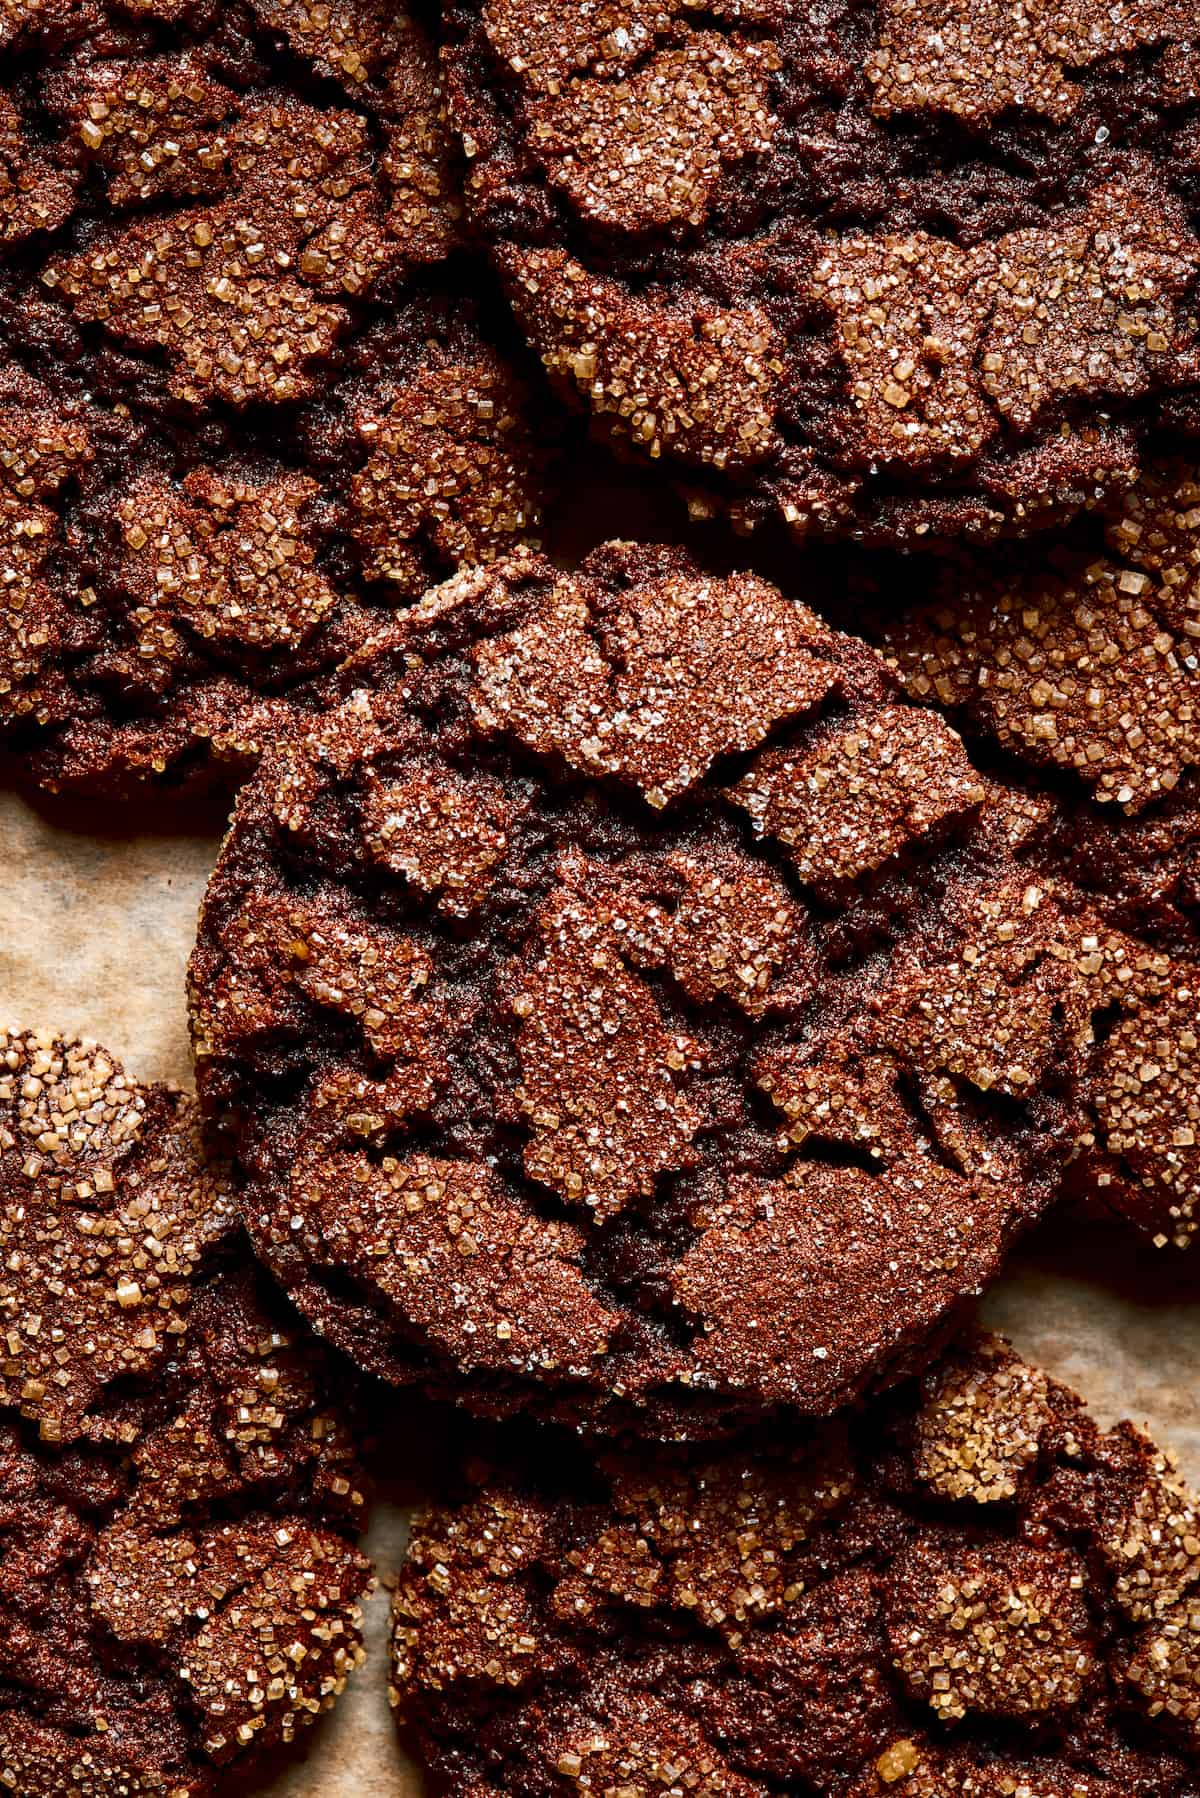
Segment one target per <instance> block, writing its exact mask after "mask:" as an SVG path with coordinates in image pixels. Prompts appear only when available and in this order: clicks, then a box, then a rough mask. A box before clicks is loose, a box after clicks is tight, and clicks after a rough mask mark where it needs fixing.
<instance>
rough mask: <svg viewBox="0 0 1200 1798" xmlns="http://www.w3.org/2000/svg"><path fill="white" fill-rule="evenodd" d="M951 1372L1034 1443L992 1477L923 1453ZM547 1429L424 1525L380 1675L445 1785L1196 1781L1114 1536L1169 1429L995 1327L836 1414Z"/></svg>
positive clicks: (1002, 1437) (854, 1786)
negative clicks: (1112, 1401) (1004, 1337)
mask: <svg viewBox="0 0 1200 1798" xmlns="http://www.w3.org/2000/svg"><path fill="white" fill-rule="evenodd" d="M950 1387H953V1388H954V1389H955V1390H957V1391H958V1392H959V1393H960V1394H965V1393H966V1392H967V1391H968V1390H969V1391H970V1392H971V1393H972V1394H973V1398H974V1411H975V1423H974V1426H973V1430H972V1434H973V1436H974V1437H975V1439H977V1440H978V1441H980V1442H981V1443H987V1444H993V1445H994V1444H1011V1443H1013V1442H1016V1441H1017V1440H1024V1439H1028V1442H1029V1443H1030V1445H1031V1449H1030V1452H1028V1453H1025V1452H1022V1455H1021V1462H1020V1467H1019V1470H1018V1479H1017V1482H1016V1483H1015V1484H1014V1485H1012V1486H1010V1487H1009V1488H1008V1489H1007V1491H1006V1492H1005V1493H1004V1494H1003V1495H1002V1494H1001V1493H1000V1492H999V1491H997V1492H995V1493H994V1495H993V1497H994V1501H995V1502H989V1503H987V1504H983V1505H981V1504H980V1502H979V1497H978V1493H977V1492H975V1491H973V1490H969V1489H963V1490H959V1491H951V1490H949V1489H947V1488H946V1487H944V1486H938V1487H937V1488H936V1489H931V1487H930V1485H929V1484H928V1482H927V1480H926V1478H925V1476H924V1475H923V1474H922V1472H921V1455H922V1452H923V1451H922V1446H921V1445H922V1444H924V1443H926V1442H928V1440H929V1439H930V1430H931V1427H932V1429H933V1430H935V1431H937V1430H940V1429H941V1428H942V1422H941V1420H940V1419H936V1420H935V1419H934V1418H932V1417H931V1415H930V1412H931V1407H932V1408H934V1409H935V1410H936V1409H937V1408H939V1407H940V1406H941V1404H942V1397H943V1395H944V1394H945V1392H946V1391H947V1390H948V1389H949V1388H950ZM1031 1393H1037V1394H1040V1399H1039V1401H1038V1404H1037V1406H1036V1409H1031V1407H1030V1404H1029V1395H1030V1394H1031ZM960 1446H961V1448H962V1449H963V1450H965V1449H966V1446H967V1438H966V1437H961V1438H960ZM542 1449H543V1452H542V1453H541V1454H540V1455H539V1456H538V1457H537V1461H536V1465H535V1464H534V1462H533V1461H532V1459H530V1460H529V1461H526V1460H524V1459H520V1458H515V1457H514V1458H513V1459H511V1460H510V1461H509V1462H508V1463H507V1464H506V1466H505V1467H504V1468H503V1469H502V1470H500V1471H493V1470H491V1469H488V1468H486V1467H483V1468H480V1467H476V1468H474V1469H473V1470H472V1472H471V1474H470V1476H469V1478H468V1480H467V1481H466V1482H465V1483H464V1486H463V1489H462V1490H461V1491H460V1492H459V1493H457V1494H456V1495H455V1496H454V1497H453V1498H452V1499H450V1500H448V1501H446V1502H442V1503H439V1504H437V1505H435V1506H433V1507H431V1508H430V1509H428V1510H426V1511H425V1512H424V1513H423V1514H422V1515H420V1516H419V1517H418V1518H417V1520H416V1523H415V1525H414V1530H413V1536H412V1541H411V1545H410V1548H409V1551H408V1555H407V1558H406V1560H405V1563H404V1565H403V1567H402V1569H401V1573H400V1578H399V1581H398V1584H397V1589H396V1594H395V1600H394V1608H393V1647H392V1687H393V1690H392V1698H393V1703H394V1705H395V1706H396V1710H397V1716H398V1720H399V1721H400V1723H401V1725H402V1727H403V1728H404V1730H405V1732H406V1738H407V1739H408V1740H414V1739H415V1741H416V1743H417V1744H418V1747H419V1750H420V1752H421V1756H422V1759H423V1762H424V1765H425V1769H426V1772H427V1776H428V1778H429V1780H430V1789H431V1790H432V1791H433V1792H434V1793H438V1794H440V1793H443V1792H450V1791H463V1790H467V1791H470V1792H472V1793H476V1792H478V1793H480V1794H485V1793H486V1794H492V1793H499V1792H500V1791H501V1790H518V1789H519V1790H521V1791H526V1790H528V1791H536V1792H545V1793H547V1795H549V1794H550V1793H551V1792H554V1793H557V1792H560V1791H561V1792H571V1791H574V1790H578V1791H581V1792H585V1791H592V1790H596V1789H603V1790H605V1791H608V1792H622V1793H624V1792H625V1791H628V1792H629V1793H631V1794H639V1798H640V1794H642V1793H646V1794H649V1793H651V1792H655V1791H658V1790H664V1791H667V1792H679V1793H681V1794H682V1793H690V1792H693V1791H701V1792H709V1793H714V1794H715V1793H720V1794H726V1795H728V1794H736V1798H766V1795H767V1794H768V1793H771V1792H777V1791H780V1790H789V1791H790V1790H796V1791H801V1790H802V1791H806V1792H807V1791H812V1792H814V1793H821V1794H828V1795H829V1798H833V1795H835V1794H842V1793H852V1794H853V1795H854V1798H878V1795H879V1794H882V1793H884V1792H890V1791H896V1792H900V1793H904V1794H912V1793H917V1794H920V1798H961V1795H963V1794H966V1795H968V1798H1118V1794H1123V1795H1124V1798H1134V1795H1135V1794H1136V1795H1137V1798H1186V1794H1188V1793H1190V1791H1191V1790H1192V1788H1193V1785H1194V1780H1195V1771H1196V1753H1197V1748H1196V1738H1195V1736H1194V1734H1193V1733H1191V1728H1190V1723H1189V1718H1188V1716H1187V1714H1186V1713H1187V1710H1188V1705H1189V1697H1188V1693H1187V1687H1186V1683H1185V1681H1186V1672H1185V1662H1184V1658H1183V1651H1182V1650H1181V1649H1180V1648H1179V1646H1178V1638H1176V1637H1175V1636H1171V1637H1170V1638H1169V1640H1170V1643H1171V1647H1170V1655H1171V1658H1172V1667H1173V1669H1174V1670H1175V1671H1176V1672H1177V1679H1176V1683H1175V1685H1174V1686H1173V1687H1172V1688H1171V1698H1172V1701H1173V1705H1172V1704H1169V1703H1167V1702H1163V1701H1162V1700H1163V1698H1164V1697H1165V1695H1166V1693H1167V1691H1168V1686H1167V1683H1166V1680H1167V1678H1169V1677H1170V1675H1167V1676H1166V1678H1164V1671H1165V1669H1166V1666H1167V1661H1166V1658H1165V1656H1163V1654H1162V1650H1161V1649H1159V1650H1158V1652H1159V1655H1160V1659H1159V1661H1158V1663H1157V1665H1158V1668H1159V1670H1160V1671H1159V1675H1158V1685H1157V1688H1156V1691H1155V1694H1154V1696H1153V1697H1152V1698H1151V1697H1150V1695H1149V1693H1148V1692H1147V1691H1145V1690H1144V1688H1143V1683H1142V1682H1144V1681H1146V1679H1147V1670H1148V1664H1149V1657H1150V1655H1151V1654H1153V1653H1154V1652H1155V1649H1154V1648H1152V1647H1151V1646H1150V1645H1149V1644H1148V1643H1147V1642H1145V1641H1144V1640H1143V1637H1142V1635H1141V1634H1140V1633H1139V1627H1140V1626H1139V1625H1138V1624H1137V1622H1136V1621H1134V1620H1133V1619H1131V1618H1129V1617H1128V1616H1127V1615H1126V1613H1125V1611H1124V1610H1123V1608H1122V1606H1121V1603H1120V1601H1119V1599H1118V1582H1119V1580H1120V1578H1121V1557H1120V1551H1119V1549H1114V1550H1112V1551H1111V1558H1110V1550H1109V1549H1108V1547H1106V1544H1109V1543H1110V1542H1113V1541H1114V1540H1115V1538H1116V1536H1117V1535H1118V1533H1119V1532H1120V1531H1121V1530H1122V1529H1123V1528H1125V1529H1127V1528H1128V1527H1129V1526H1128V1522H1127V1516H1128V1506H1129V1505H1130V1504H1131V1503H1136V1502H1139V1501H1138V1500H1137V1497H1136V1495H1137V1494H1138V1492H1139V1488H1140V1484H1141V1482H1142V1481H1143V1480H1144V1479H1145V1478H1146V1477H1150V1478H1151V1479H1152V1478H1153V1477H1155V1470H1156V1468H1159V1467H1160V1466H1161V1459H1162V1458H1161V1457H1160V1456H1159V1455H1158V1454H1157V1451H1156V1450H1155V1449H1154V1448H1153V1446H1152V1445H1151V1444H1150V1443H1149V1442H1147V1441H1146V1439H1145V1438H1144V1437H1143V1436H1141V1435H1140V1434H1139V1433H1138V1432H1137V1431H1135V1430H1133V1429H1132V1428H1131V1426H1129V1425H1122V1426H1120V1427H1119V1428H1118V1429H1117V1430H1115V1431H1112V1432H1110V1433H1109V1434H1102V1433H1101V1432H1100V1430H1099V1429H1098V1428H1097V1426H1096V1424H1095V1423H1094V1422H1093V1421H1092V1419H1091V1418H1090V1417H1089V1415H1088V1413H1087V1411H1086V1410H1085V1408H1084V1406H1083V1403H1082V1401H1081V1400H1079V1399H1078V1398H1076V1396H1075V1395H1074V1394H1073V1393H1071V1392H1069V1391H1067V1390H1066V1388H1064V1387H1062V1386H1059V1385H1058V1384H1057V1383H1056V1382H1054V1381H1052V1380H1049V1379H1048V1378H1047V1377H1046V1376H1045V1375H1044V1374H1042V1373H1040V1372H1039V1371H1038V1370H1036V1369H1035V1368H1032V1367H1029V1366H1027V1365H1025V1364H1024V1363H1022V1362H1021V1361H1020V1360H1019V1359H1018V1358H1017V1357H1016V1356H1015V1355H1014V1354H1013V1353H1012V1351H1011V1350H1010V1349H1009V1348H1008V1347H1007V1345H1006V1344H1004V1343H1002V1342H1000V1341H999V1340H997V1339H995V1338H990V1337H978V1336H968V1337H965V1338H960V1339H959V1340H957V1341H956V1342H955V1343H954V1344H953V1345H952V1347H951V1348H950V1350H949V1354H948V1358H947V1360H946V1361H945V1362H944V1363H943V1362H939V1363H938V1364H936V1365H935V1367H934V1368H933V1369H932V1370H931V1373H930V1375H929V1378H928V1381H927V1382H925V1383H924V1384H922V1383H921V1382H918V1381H915V1380H914V1381H910V1382H908V1383H906V1384H904V1385H902V1386H900V1387H898V1388H897V1389H896V1390H895V1391H894V1392H893V1393H892V1394H890V1395H889V1396H888V1397H887V1398H886V1399H882V1400H881V1399H876V1400H874V1401H872V1403H871V1404H870V1405H869V1406H867V1407H866V1408H865V1409H863V1410H861V1411H860V1412H859V1413H858V1414H857V1415H856V1416H855V1417H854V1419H853V1420H852V1422H851V1423H850V1425H849V1426H847V1425H846V1423H845V1422H844V1421H840V1420H832V1421H830V1422H827V1423H825V1424H822V1425H819V1426H815V1427H813V1428H810V1429H808V1430H804V1429H798V1428H796V1427H795V1426H794V1425H793V1426H792V1428H791V1429H790V1430H788V1429H783V1430H781V1429H780V1428H778V1427H774V1428H770V1429H766V1428H763V1427H761V1426H760V1428H759V1430H758V1431H757V1433H753V1434H751V1435H750V1436H749V1437H748V1438H743V1439H739V1440H738V1441H736V1442H734V1443H731V1444H728V1445H726V1446H724V1447H723V1448H721V1449H717V1450H714V1449H712V1448H691V1449H681V1448H671V1447H661V1448H657V1449H654V1448H648V1447H647V1445H646V1444H645V1443H643V1444H641V1445H640V1446H639V1447H637V1448H634V1447H631V1446H626V1447H624V1448H620V1449H613V1450H610V1451H608V1452H607V1453H606V1454H605V1455H604V1456H603V1457H602V1458H601V1459H600V1461H599V1463H598V1464H593V1463H592V1462H591V1461H590V1460H589V1461H588V1463H587V1464H586V1465H582V1466H581V1465H579V1464H578V1462H577V1461H576V1460H575V1458H573V1457H572V1456H571V1454H570V1452H569V1450H567V1449H566V1447H565V1445H564V1447H563V1451H562V1452H561V1453H560V1452H558V1447H557V1445H556V1444H555V1443H544V1444H543V1445H542ZM547 1451H548V1452H547ZM1010 1464H1011V1463H1010ZM1141 1502H1143V1504H1144V1501H1141ZM1169 1502H1170V1504H1171V1505H1172V1506H1173V1507H1174V1524H1175V1527H1176V1528H1180V1527H1182V1528H1183V1529H1185V1530H1186V1529H1187V1528H1188V1527H1189V1526H1188V1524H1187V1522H1186V1520H1185V1518H1184V1508H1185V1507H1186V1504H1187V1503H1188V1502H1189V1501H1188V1500H1187V1498H1186V1495H1185V1494H1183V1493H1182V1492H1180V1493H1179V1494H1178V1496H1176V1497H1174V1498H1173V1499H1172V1500H1171V1501H1169ZM1145 1514H1146V1515H1147V1518H1148V1516H1149V1513H1148V1512H1145ZM1173 1602H1178V1601H1173ZM1163 1640H1164V1642H1165V1640H1166V1638H1163ZM1106 1668H1107V1671H1108V1677H1107V1678H1106ZM1130 1693H1132V1694H1133V1695H1134V1697H1133V1699H1132V1700H1131V1698H1130V1697H1129V1696H1128V1694H1130ZM1144 1699H1149V1702H1143V1700H1144ZM1134 1706H1141V1708H1142V1710H1143V1713H1144V1714H1143V1716H1142V1718H1141V1719H1140V1720H1139V1719H1138V1718H1137V1717H1135V1715H1134ZM947 1721H948V1722H949V1723H950V1725H951V1728H950V1729H947V1728H946V1727H945V1723H946V1722H947ZM500 1767H502V1768H503V1774H502V1777H501V1778H499V1779H498V1778H497V1774H496V1769H497V1768H500ZM593 1777H594V1778H595V1780H596V1784H595V1785H593V1784H592V1780H593ZM601 1781H603V1782H604V1783H603V1786H601V1785H600V1782H601Z"/></svg>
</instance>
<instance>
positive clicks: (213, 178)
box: [0, 0, 546, 792]
mask: <svg viewBox="0 0 1200 1798" xmlns="http://www.w3.org/2000/svg"><path fill="white" fill-rule="evenodd" d="M168 10H169V11H171V14H172V17H171V27H170V30H169V32H167V33H166V35H164V28H163V21H162V19H161V17H160V16H159V14H158V12H157V10H156V9H155V8H154V7H144V6H141V5H138V6H129V7H125V6H122V5H121V4H119V3H118V0H112V4H111V5H107V6H104V7H102V6H99V5H95V6H90V7H79V8H78V9H74V8H64V9H62V11H58V10H56V9H54V8H52V7H48V6H44V5H38V6H29V7H26V6H24V5H20V6H18V7H17V9H16V16H15V18H7V23H8V26H9V29H10V30H14V31H16V32H17V39H16V42H17V45H18V49H17V50H15V51H14V53H13V61H12V70H13V73H12V77H11V82H10V83H9V85H7V86H6V87H4V88H0V133H5V134H6V138H7V140H8V142H9V153H10V157H11V159H12V162H13V173H12V175H11V177H10V183H11V193H10V199H11V201H12V203H13V218H12V219H11V220H10V221H9V230H8V233H7V238H6V237H5V233H4V229H3V225H2V224H0V314H2V315H3V324H2V325H0V546H2V548H3V552H4V561H5V566H6V569H7V570H8V571H9V573H8V579H7V580H6V582H5V584H4V588H3V592H2V593H0V656H2V659H3V662H4V669H3V674H2V676H0V732H3V734H4V735H5V736H6V737H7V738H8V740H9V741H10V742H11V743H12V744H13V745H14V746H15V747H16V748H17V749H18V750H19V751H20V753H21V754H22V755H23V756H24V757H26V758H28V761H29V764H30V766H31V768H32V771H33V773H34V776H35V778H36V779H38V780H39V781H40V782H42V783H43V784H45V785H46V786H49V787H52V788H64V787H65V788H73V789H75V790H79V791H86V792H97V791H118V792H119V791H121V790H123V789H128V788H130V787H132V786H135V785H137V784H138V783H139V782H143V781H155V780H159V779H163V778H166V779H168V780H170V781H171V782H172V783H173V784H175V785H179V784H182V783H187V782H189V781H193V780H201V779H204V778H213V777H216V778H217V779H219V780H222V781H224V782H227V783H228V782H229V781H231V780H234V779H236V778H238V777H240V775H241V774H242V773H244V771H245V769H246V768H247V767H248V766H250V765H252V763H253V761H254V759H255V758H256V756H257V754H258V753H259V752H260V750H261V747H262V744H263V743H264V742H265V741H266V740H268V739H269V737H270V736H271V735H272V734H273V733H274V732H275V731H277V730H279V729H282V728H287V727H288V725H289V724H290V722H291V721H292V720H293V718H294V717H295V716H296V714H298V713H299V714H302V715H303V714H311V713H313V712H315V711H317V710H319V708H320V706H321V704H322V703H323V700H324V698H325V696H326V691H327V686H328V678H329V676H330V674H331V673H332V671H333V670H334V669H335V668H336V666H337V665H338V663H339V662H340V661H341V660H342V659H343V658H344V657H345V656H346V655H347V654H348V653H349V652H350V651H351V650H352V649H353V648H354V647H355V646H356V645H358V644H360V643H362V642H363V641H364V640H365V639H366V638H367V637H368V636H369V635H370V634H371V633H372V631H374V630H376V629H378V628H379V626H380V624H381V623H383V622H386V620H387V618H388V617H389V616H390V614H391V612H392V611H393V610H394V609H395V608H396V606H397V605H398V604H400V603H406V602H407V601H408V600H410V599H412V598H413V597H415V596H417V595H419V594H420V593H421V592H422V591H424V589H425V588H426V587H427V586H429V585H430V584H432V583H433V582H434V581H436V580H439V579H441V578H443V577H444V576H445V575H447V574H449V573H451V572H453V571H454V570H455V569H456V568H458V567H460V566H463V565H465V564H468V563H476V562H480V561H486V560H488V559H490V558H491V557H493V556H495V555H497V554H498V553H501V552H502V551H506V550H508V549H511V548H512V546H513V545H514V544H516V543H517V542H520V541H522V540H524V539H525V538H527V537H529V536H530V535H536V532H537V529H538V525H539V518H540V510H541V505H542V501H543V496H544V491H545V479H546V456H545V453H544V450H543V447H542V441H543V440H544V438H545V436H546V432H545V430H544V429H543V428H542V419H541V408H540V407H539V405H538V404H537V403H536V401H535V398H534V396H533V395H532V394H531V393H530V391H529V389H528V387H527V386H526V384H525V382H524V380H523V379H522V377H521V374H520V372H519V368H518V363H519V362H520V361H522V360H523V356H522V352H521V351H520V347H519V345H514V346H512V347H511V348H510V347H509V346H507V345H506V344H505V343H504V342H503V341H502V336H503V333H504V330H505V329H506V328H507V326H506V321H505V319H504V308H503V304H502V301H501V300H500V299H499V297H498V296H493V297H492V298H491V300H490V303H489V297H488V292H487V286H488V284H487V281H486V279H485V280H483V281H482V282H481V280H480V276H481V273H483V271H482V270H481V269H480V268H479V267H478V266H477V265H476V263H475V262H473V260H472V259H471V258H470V256H469V255H468V253H467V251H466V247H465V240H464V237H463V229H462V219H461V212H462V207H461V199H460V194H459V172H458V167H457V162H456V157H455V154H454V153H453V151H452V148H451V144H450V141H449V136H448V133H447V129H446V125H445V120H444V99H443V92H442V85H441V81H440V77H439V75H438V70H437V62H436V53H435V51H434V49H433V48H432V46H431V45H430V44H429V43H428V42H427V41H426V39H425V37H424V36H423V35H422V32H421V30H420V29H419V27H418V26H417V25H416V23H415V22H414V21H413V19H412V18H411V17H410V16H409V15H407V14H406V13H404V12H402V11H397V10H395V9H393V8H385V7H381V6H377V5H375V4H374V3H373V0H346V3H344V4H340V5H336V6H333V7H328V8H326V7H321V8H318V9H316V10H315V11H313V10H312V9H310V8H308V7H300V6H293V5H290V4H288V3H287V0H282V3H280V0H261V4H259V5H258V6H256V7H255V8H246V9H240V8H238V9H234V8H228V7H214V6H208V5H199V6H193V5H186V6H179V5H175V6H173V8H172V7H168ZM10 11H11V9H10ZM6 17H7V16H6ZM2 28H3V27H0V29H2ZM335 83H336V84H337V85H336V86H335ZM4 108H7V112H5V111H4V110H3V109H4ZM9 115H11V121H10V124H9V125H7V126H6V124H5V119H6V118H8V117H9ZM26 140H28V141H29V143H31V144H34V145H36V150H34V149H30V150H29V151H28V155H26V151H25V149H24V148H22V145H24V144H25V143H26ZM2 192H3V190H2V189H0V195H2ZM0 204H2V199H0ZM0 216H2V215H0ZM18 229H19V231H20V233H21V235H20V238H19V241H18V239H17V237H16V235H15V234H16V233H17V232H18ZM495 321H499V324H498V328H494V324H495Z"/></svg>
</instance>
